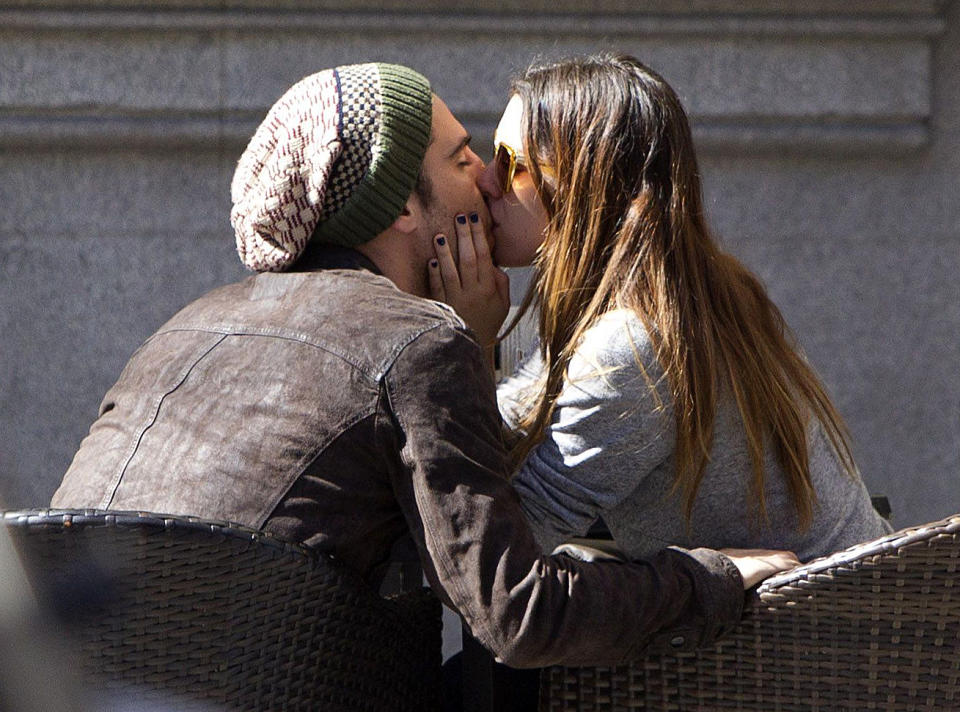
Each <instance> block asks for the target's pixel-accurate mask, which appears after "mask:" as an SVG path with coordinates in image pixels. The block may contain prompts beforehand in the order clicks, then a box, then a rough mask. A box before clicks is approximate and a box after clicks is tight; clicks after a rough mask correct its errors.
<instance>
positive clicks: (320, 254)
mask: <svg viewBox="0 0 960 712" xmlns="http://www.w3.org/2000/svg"><path fill="white" fill-rule="evenodd" d="M322 269H358V270H367V271H368V272H373V273H374V274H383V273H382V272H381V271H380V269H379V268H378V267H377V266H376V265H375V264H374V263H373V261H372V260H371V259H370V258H368V257H367V256H366V255H364V254H362V253H360V252H358V251H357V250H355V249H353V248H352V247H341V246H339V245H324V244H316V245H314V244H311V245H309V246H308V247H307V249H306V250H305V251H304V252H303V254H302V255H301V256H300V259H298V260H297V261H296V262H295V263H294V264H293V266H292V267H291V268H290V271H291V272H313V271H316V270H322Z"/></svg>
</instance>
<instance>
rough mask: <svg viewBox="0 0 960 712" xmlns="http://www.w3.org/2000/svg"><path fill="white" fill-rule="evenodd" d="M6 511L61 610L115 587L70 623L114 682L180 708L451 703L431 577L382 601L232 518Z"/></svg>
mask: <svg viewBox="0 0 960 712" xmlns="http://www.w3.org/2000/svg"><path fill="white" fill-rule="evenodd" d="M4 520H5V523H6V524H7V527H8V529H9V531H10V533H11V535H12V537H13V539H14V541H16V542H17V544H18V547H19V548H20V549H21V552H22V555H23V558H24V561H25V564H26V566H27V568H28V571H30V572H31V578H33V580H34V583H35V587H36V588H37V589H38V591H39V592H40V593H41V594H42V593H43V592H44V591H46V592H48V593H49V592H52V597H53V599H59V600H60V603H59V605H58V607H59V608H61V609H63V608H64V604H65V603H66V605H67V606H69V605H70V604H71V603H72V602H74V600H73V599H75V598H77V597H80V598H83V597H84V596H86V597H87V598H90V597H91V595H93V597H96V596H100V597H101V598H102V595H101V593H102V591H104V590H106V591H109V592H110V596H109V599H108V600H107V601H102V600H101V601H100V605H97V606H95V608H94V610H92V611H90V610H88V611H87V612H86V613H85V614H83V613H77V612H74V613H73V615H70V616H68V618H69V619H70V620H69V621H67V622H68V629H69V630H70V632H71V633H73V636H72V637H70V638H68V640H69V641H72V642H70V643H68V644H70V645H72V646H73V647H75V649H76V655H75V658H77V659H79V663H80V665H81V666H82V674H83V676H84V678H85V679H86V680H87V681H88V682H89V683H91V685H93V686H96V687H97V688H99V689H101V690H103V689H104V688H111V689H113V690H114V691H117V692H119V693H122V695H123V696H124V698H125V699H127V700H130V699H135V701H137V702H140V703H143V702H146V703H148V704H155V703H157V702H162V703H164V704H165V706H164V709H177V710H182V709H204V710H257V711H261V710H311V711H313V710H325V711H327V710H329V711H332V710H343V711H346V710H350V711H351V712H354V711H356V710H371V711H372V710H390V711H391V712H393V711H395V710H411V711H413V710H416V711H417V712H420V711H421V710H431V709H439V704H440V700H439V697H440V689H441V685H440V678H439V675H440V604H439V602H438V601H437V599H436V598H435V597H434V596H433V595H432V594H431V593H430V592H429V591H427V590H426V589H421V590H418V591H415V592H412V593H406V594H401V595H400V596H397V597H394V598H391V599H384V598H381V597H380V596H378V595H377V594H376V592H374V591H373V590H371V589H370V588H369V587H368V586H367V585H366V584H365V583H364V582H363V581H362V580H361V579H360V578H359V577H357V576H356V575H355V574H352V572H350V571H348V570H346V569H344V568H343V567H341V566H339V565H337V564H336V563H335V562H333V561H331V560H329V559H327V558H324V557H317V556H315V555H313V554H311V553H310V552H309V551H308V550H306V549H304V548H302V547H298V546H295V545H291V544H287V543H283V542H281V541H278V540H276V539H273V538H271V537H270V536H268V535H266V534H264V533H261V532H257V531H253V530H250V529H246V528H242V527H238V526H232V525H229V524H226V523H222V522H210V521H203V520H199V519H194V518H188V517H170V516H161V515H153V514H145V513H119V512H97V511H47V510H37V511H25V512H8V513H5V514H4ZM90 572H94V573H93V575H92V576H91V573H90ZM91 582H92V583H91ZM104 582H106V585H104ZM91 585H92V586H93V588H94V589H95V593H93V594H91V591H90V590H89V589H90V586H91ZM65 592H66V596H64V593H65ZM48 598H49V596H48ZM88 608H89V606H88Z"/></svg>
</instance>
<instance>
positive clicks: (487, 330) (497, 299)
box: [427, 213, 510, 349]
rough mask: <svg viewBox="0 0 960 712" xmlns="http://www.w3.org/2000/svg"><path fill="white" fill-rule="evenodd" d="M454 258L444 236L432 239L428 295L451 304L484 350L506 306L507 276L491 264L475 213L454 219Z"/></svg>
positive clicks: (508, 285) (480, 223)
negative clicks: (455, 242)
mask: <svg viewBox="0 0 960 712" xmlns="http://www.w3.org/2000/svg"><path fill="white" fill-rule="evenodd" d="M454 230H455V233H456V240H457V253H458V258H457V259H456V260H454V257H453V252H452V251H451V249H450V244H449V242H448V240H447V238H446V236H445V235H437V237H436V238H435V239H434V241H433V247H434V250H435V251H436V254H437V257H436V259H433V260H430V263H429V264H428V265H427V274H428V275H429V278H430V296H431V297H433V299H436V300H437V301H441V302H445V303H447V304H449V305H450V306H452V307H453V308H454V309H455V310H456V312H457V314H459V315H460V317H461V318H462V319H463V320H464V321H465V322H466V323H467V326H469V327H470V328H471V329H473V332H474V333H475V334H476V335H477V339H479V341H480V345H481V346H482V347H483V348H484V349H489V348H491V347H492V346H493V345H494V344H495V343H496V339H497V334H498V333H499V331H500V326H501V325H502V324H503V320H504V319H506V318H507V311H508V310H509V309H510V278H509V277H507V274H506V273H505V272H504V271H503V270H502V269H500V268H499V267H497V266H496V265H494V264H493V258H492V257H491V256H490V245H489V243H488V242H487V236H486V230H485V229H484V226H483V223H482V222H481V221H480V219H479V217H478V216H477V214H476V213H471V214H470V216H469V218H468V217H467V216H466V215H457V216H456V218H455V219H454Z"/></svg>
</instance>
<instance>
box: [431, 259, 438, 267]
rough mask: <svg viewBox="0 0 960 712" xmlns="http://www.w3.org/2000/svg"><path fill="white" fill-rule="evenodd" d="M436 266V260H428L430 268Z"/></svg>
mask: <svg viewBox="0 0 960 712" xmlns="http://www.w3.org/2000/svg"><path fill="white" fill-rule="evenodd" d="M437 264H438V263H437V261H436V260H430V266H431V267H436V266H437Z"/></svg>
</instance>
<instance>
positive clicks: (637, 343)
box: [574, 309, 656, 368]
mask: <svg viewBox="0 0 960 712" xmlns="http://www.w3.org/2000/svg"><path fill="white" fill-rule="evenodd" d="M574 360H579V361H584V362H589V363H593V364H596V365H599V366H603V367H607V368H614V367H617V366H626V365H629V364H636V363H638V362H639V363H641V364H642V365H643V366H645V367H646V366H651V365H654V364H655V363H656V356H655V355H654V350H653V343H652V342H651V340H650V334H649V332H648V331H647V328H646V327H645V326H644V324H643V320H642V319H641V318H640V317H639V315H637V313H636V312H634V311H633V310H631V309H615V310H613V311H609V312H607V313H605V314H604V315H603V316H601V317H600V319H598V320H597V322H596V323H595V324H593V325H592V326H591V327H590V328H589V329H587V331H586V332H585V333H584V335H583V339H582V340H581V341H580V344H579V345H578V347H577V349H576V351H575V353H574Z"/></svg>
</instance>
